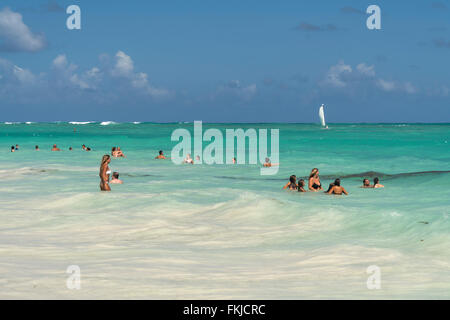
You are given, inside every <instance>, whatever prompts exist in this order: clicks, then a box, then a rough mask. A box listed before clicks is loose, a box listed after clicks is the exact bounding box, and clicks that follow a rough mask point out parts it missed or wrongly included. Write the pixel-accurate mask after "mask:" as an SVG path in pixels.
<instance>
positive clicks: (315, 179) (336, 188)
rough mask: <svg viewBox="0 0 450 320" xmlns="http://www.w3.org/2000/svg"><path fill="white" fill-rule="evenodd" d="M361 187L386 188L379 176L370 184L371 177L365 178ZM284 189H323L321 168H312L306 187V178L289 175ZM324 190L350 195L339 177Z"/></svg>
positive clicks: (303, 190) (300, 190)
mask: <svg viewBox="0 0 450 320" xmlns="http://www.w3.org/2000/svg"><path fill="white" fill-rule="evenodd" d="M361 188H375V189H376V188H384V186H383V185H382V184H380V179H379V178H375V179H373V184H370V181H369V179H364V180H363V185H362V186H361ZM283 189H288V190H295V191H298V192H307V191H311V192H319V191H323V187H322V183H321V182H320V177H319V169H317V168H314V169H312V170H311V173H310V175H309V179H308V187H306V182H305V180H304V179H301V178H300V179H298V181H297V176H296V175H292V176H290V177H289V182H288V183H286V184H285V185H284V187H283ZM324 192H325V193H327V194H336V195H343V194H344V195H348V192H347V190H345V188H344V187H343V186H341V179H339V178H338V179H336V180H334V182H333V183H330V185H329V186H328V190H326V191H324Z"/></svg>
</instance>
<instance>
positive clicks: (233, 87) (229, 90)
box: [212, 80, 258, 100]
mask: <svg viewBox="0 0 450 320" xmlns="http://www.w3.org/2000/svg"><path fill="white" fill-rule="evenodd" d="M257 91H258V89H257V87H256V84H254V83H252V84H250V85H248V86H242V84H241V82H240V81H239V80H230V81H228V83H226V84H224V85H220V86H219V87H218V88H217V90H216V93H215V94H214V95H213V96H212V98H215V97H216V96H217V95H233V96H237V97H239V98H241V99H243V100H250V99H251V98H253V96H254V95H255V94H256V93H257Z"/></svg>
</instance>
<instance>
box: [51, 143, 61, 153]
mask: <svg viewBox="0 0 450 320" xmlns="http://www.w3.org/2000/svg"><path fill="white" fill-rule="evenodd" d="M52 151H61V149H60V148H58V147H57V146H56V144H54V145H53V148H52Z"/></svg>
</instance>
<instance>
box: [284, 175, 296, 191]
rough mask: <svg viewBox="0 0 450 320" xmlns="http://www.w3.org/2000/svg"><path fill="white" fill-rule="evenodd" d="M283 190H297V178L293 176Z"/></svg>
mask: <svg viewBox="0 0 450 320" xmlns="http://www.w3.org/2000/svg"><path fill="white" fill-rule="evenodd" d="M283 189H289V190H297V177H296V176H295V175H292V176H290V177H289V182H288V183H286V185H285V186H284V187H283Z"/></svg>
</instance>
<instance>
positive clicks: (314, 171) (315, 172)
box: [309, 168, 319, 178]
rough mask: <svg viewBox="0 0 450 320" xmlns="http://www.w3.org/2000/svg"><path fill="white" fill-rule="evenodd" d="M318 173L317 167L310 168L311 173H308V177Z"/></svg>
mask: <svg viewBox="0 0 450 320" xmlns="http://www.w3.org/2000/svg"><path fill="white" fill-rule="evenodd" d="M318 174H319V169H317V168H314V169H312V170H311V173H310V175H309V178H312V177H315V176H316V175H318Z"/></svg>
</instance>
